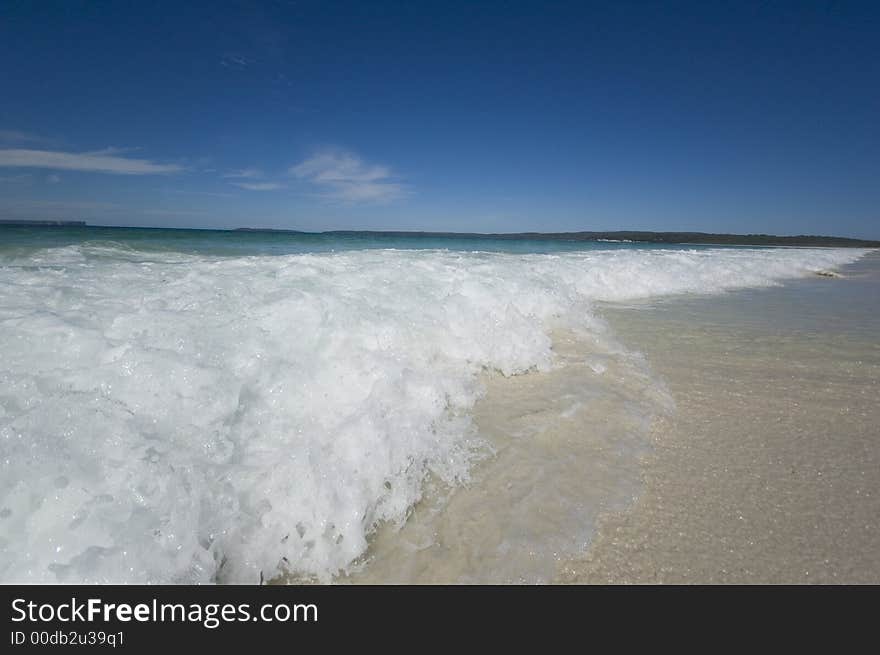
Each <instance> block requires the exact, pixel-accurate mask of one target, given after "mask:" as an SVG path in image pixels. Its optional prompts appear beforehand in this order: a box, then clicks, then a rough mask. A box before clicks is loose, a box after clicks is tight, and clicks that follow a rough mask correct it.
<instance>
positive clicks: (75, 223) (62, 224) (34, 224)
mask: <svg viewBox="0 0 880 655" xmlns="http://www.w3.org/2000/svg"><path fill="white" fill-rule="evenodd" d="M0 225H9V226H13V227H87V226H88V224H87V223H86V222H85V221H18V220H10V219H0Z"/></svg>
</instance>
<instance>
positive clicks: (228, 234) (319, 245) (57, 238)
mask: <svg viewBox="0 0 880 655" xmlns="http://www.w3.org/2000/svg"><path fill="white" fill-rule="evenodd" d="M83 243H94V244H97V243H106V244H107V245H116V246H120V245H121V246H125V247H129V248H133V249H136V250H148V251H172V252H185V253H191V254H205V255H221V256H223V255H228V256H247V255H292V254H301V253H309V252H335V251H349V250H367V249H370V250H372V249H383V248H393V249H397V250H451V251H460V252H474V251H482V252H504V253H514V254H530V253H533V254H541V253H556V252H578V251H589V250H614V249H631V248H642V249H644V248H647V249H669V248H676V247H686V248H688V249H707V248H720V247H737V246H709V245H703V244H700V245H687V246H674V245H672V246H671V245H670V244H660V243H656V244H655V243H645V242H640V243H632V242H618V241H575V240H558V239H541V238H535V239H521V238H516V239H507V238H498V237H490V236H482V235H476V234H475V235H448V236H447V235H436V234H418V233H413V234H411V235H400V234H383V233H377V232H246V231H230V230H183V229H181V230H176V229H159V228H129V227H92V226H88V227H45V226H40V227H36V226H35V227H29V226H0V252H2V251H3V250H4V249H8V248H54V247H61V246H71V245H80V244H83ZM752 247H754V246H752Z"/></svg>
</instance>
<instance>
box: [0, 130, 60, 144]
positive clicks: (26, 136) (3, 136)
mask: <svg viewBox="0 0 880 655" xmlns="http://www.w3.org/2000/svg"><path fill="white" fill-rule="evenodd" d="M0 141H5V142H7V143H48V139H44V138H43V137H41V136H37V135H35V134H30V133H28V132H22V131H20V130H0Z"/></svg>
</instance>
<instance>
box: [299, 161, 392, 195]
mask: <svg viewBox="0 0 880 655" xmlns="http://www.w3.org/2000/svg"><path fill="white" fill-rule="evenodd" d="M288 173H289V174H290V175H292V176H293V177H295V178H297V179H300V180H305V181H307V182H309V183H311V184H314V185H315V186H317V187H319V188H321V189H323V190H324V195H325V196H326V197H329V198H332V199H334V200H339V201H342V202H389V201H391V200H396V199H398V198H400V197H402V196H404V195H406V193H407V190H406V188H405V187H404V186H403V185H402V184H401V183H400V182H398V181H396V177H395V176H394V174H393V173H392V172H391V170H390V169H389V168H387V167H386V166H380V165H376V164H368V163H367V162H365V161H363V160H362V159H361V158H360V157H359V156H358V155H356V154H354V153H352V152H348V151H345V150H335V149H333V150H323V151H320V152H318V153H316V154H315V155H313V156H312V157H310V158H308V159H306V160H305V161H303V162H300V163H299V164H297V165H296V166H292V167H291V168H290V169H289V170H288Z"/></svg>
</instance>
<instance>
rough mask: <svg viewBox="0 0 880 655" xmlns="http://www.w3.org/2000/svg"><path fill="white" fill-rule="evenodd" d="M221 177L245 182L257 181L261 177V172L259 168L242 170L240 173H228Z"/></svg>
mask: <svg viewBox="0 0 880 655" xmlns="http://www.w3.org/2000/svg"><path fill="white" fill-rule="evenodd" d="M223 177H225V178H241V179H246V180H259V179H260V178H261V177H263V171H261V170H260V169H259V168H243V169H242V170H240V171H229V172H228V173H226V174H225V175H224V176H223Z"/></svg>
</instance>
